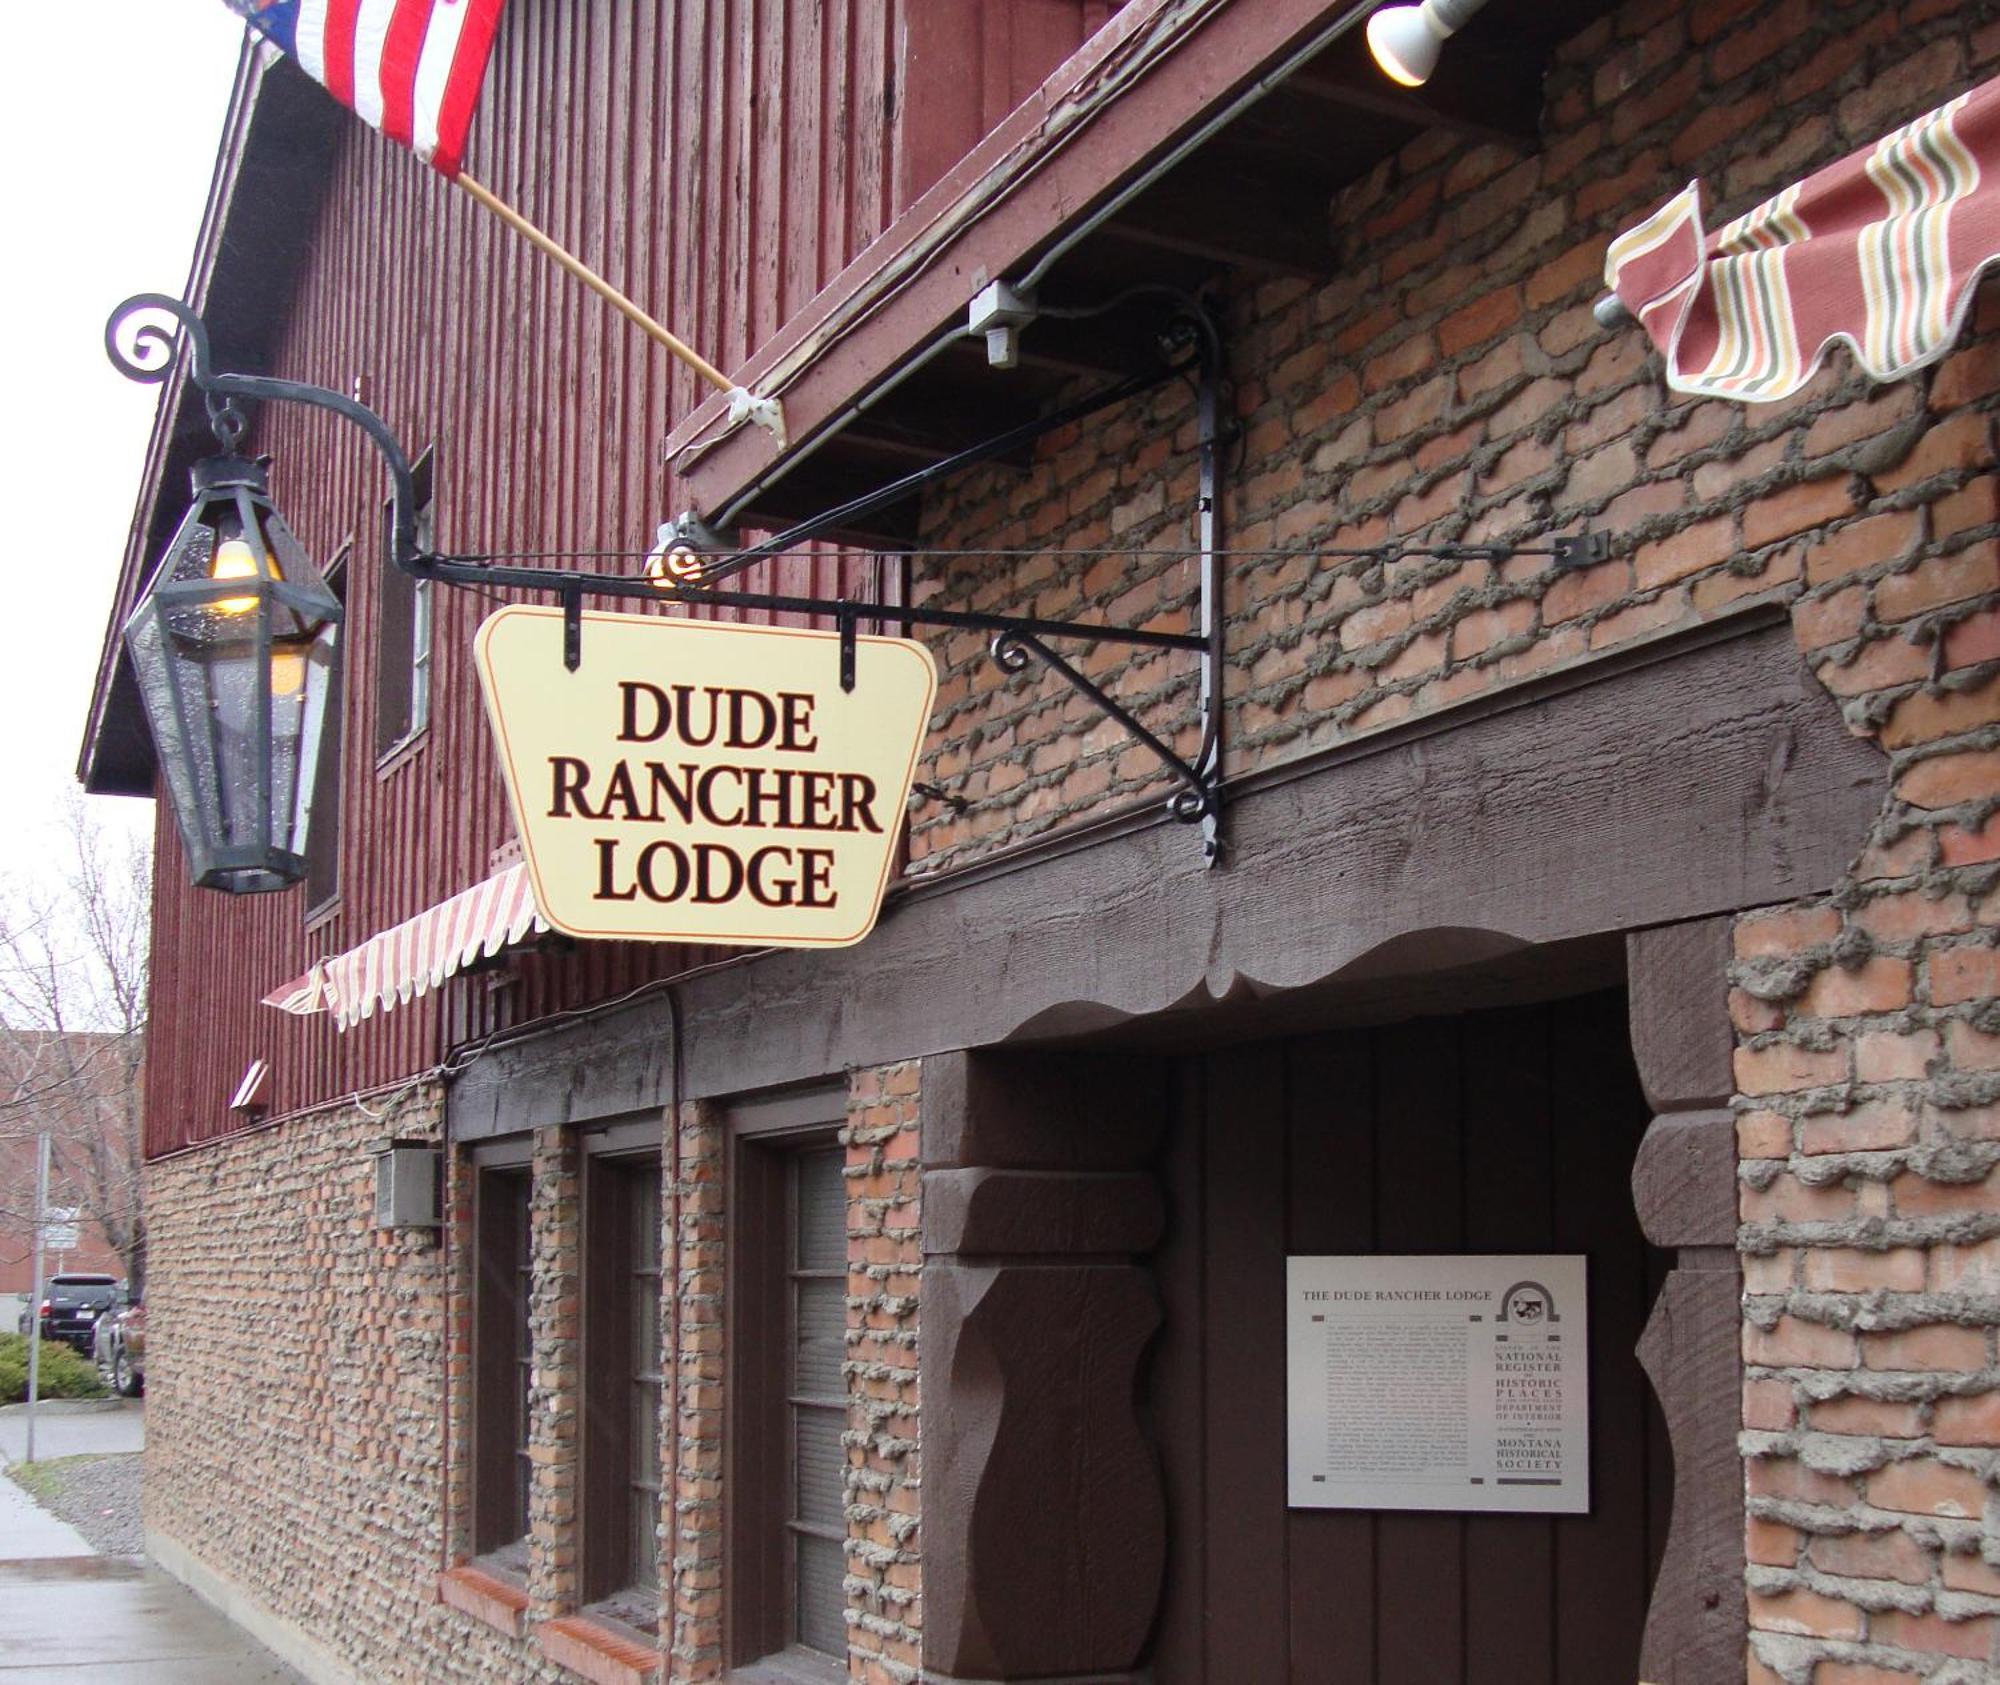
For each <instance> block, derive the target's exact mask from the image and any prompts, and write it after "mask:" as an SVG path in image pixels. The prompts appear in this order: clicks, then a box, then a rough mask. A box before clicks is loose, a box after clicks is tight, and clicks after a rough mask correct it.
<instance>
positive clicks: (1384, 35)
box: [1368, 0, 1486, 88]
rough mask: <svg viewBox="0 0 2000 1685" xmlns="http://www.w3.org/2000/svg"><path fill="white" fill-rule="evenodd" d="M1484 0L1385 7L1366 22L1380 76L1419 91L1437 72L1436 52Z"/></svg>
mask: <svg viewBox="0 0 2000 1685" xmlns="http://www.w3.org/2000/svg"><path fill="white" fill-rule="evenodd" d="M1485 4H1486V0H1423V4H1422V5H1421V6H1386V7H1384V8H1383V9H1382V10H1381V11H1379V12H1377V13H1376V14H1375V15H1374V16H1373V17H1372V18H1370V19H1369V20H1368V50H1369V51H1370V52H1372V53H1373V54H1374V55H1375V62H1376V63H1377V64H1378V65H1380V66H1381V67H1382V74H1383V75H1385V76H1387V77H1388V78H1389V79H1390V80H1391V81H1392V82H1400V83H1402V84H1403V86H1404V87H1406V88H1420V87H1422V86H1423V85H1424V83H1426V82H1428V81H1429V80H1430V76H1431V72H1432V71H1433V70H1435V69H1437V62H1438V49H1439V48H1440V47H1442V46H1443V45H1444V44H1445V42H1446V41H1448V40H1449V39H1450V38H1451V37H1452V36H1454V35H1456V34H1457V33H1458V32H1459V31H1460V30H1461V29H1463V28H1464V27H1465V26H1466V24H1467V23H1469V22H1470V21H1471V20H1472V16H1473V14H1474V13H1475V12H1477V11H1478V10H1479V8H1480V7H1481V6H1483V5H1485Z"/></svg>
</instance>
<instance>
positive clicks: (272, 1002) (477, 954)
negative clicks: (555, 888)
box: [264, 862, 549, 1030]
mask: <svg viewBox="0 0 2000 1685" xmlns="http://www.w3.org/2000/svg"><path fill="white" fill-rule="evenodd" d="M548 928H549V926H548V921H547V920H545V919H544V918H543V917H542V915H541V913H540V911H539V910H538V909H537V908H536V906H535V892H534V886H533V885H532V884H531V883H530V882H529V879H528V869H527V867H526V866H525V865H524V864H521V863H519V862H516V863H515V864H514V865H512V866H509V867H507V868H506V869H505V870H503V871H499V872H495V873H494V874H493V876H492V877H490V878H488V879H486V880H485V882H483V883H476V884H474V885H473V886H472V887H471V888H470V889H463V890H460V891H459V892H458V894H456V895H454V896H453V897H452V898H451V899H450V900H449V901H440V902H439V903H438V904H437V905H436V906H435V907H427V908H425V909H424V911H422V912H421V913H419V914H417V916H416V917H415V918H413V919H405V920H404V921H403V922H402V923H401V924H399V925H395V926H393V927H391V928H390V929H388V930H384V931H381V932H379V933H378V934H377V935H374V936H371V937H369V938H368V940H367V941H366V942H363V943H362V944H361V946H360V947H358V948H350V949H348V950H347V952H346V953H344V954H335V955H333V956H332V957H331V958H329V959H324V960H321V961H320V962H319V963H318V964H316V965H315V966H314V967H313V968H312V970H310V971H308V972H307V973H306V974H305V975H304V976H303V977H296V978H294V979H293V980H292V981H291V982H289V983H287V984H285V985H284V986H283V987H281V988H277V989H273V990H272V991H271V993H269V994H268V995H266V996H265V997H264V1004H265V1005H266V1006H275V1007H277V1008H278V1009H279V1010H280V1011H281V1012H290V1013H295V1014H297V1015H299V1016H301V1017H304V1016H306V1015H308V1014H311V1013H314V1012H331V1013H332V1014H333V1017H334V1022H335V1023H337V1024H338V1025H339V1026H340V1027H341V1028H342V1029H343V1030H349V1029H352V1028H353V1027H354V1026H355V1025H356V1024H359V1023H361V1022H362V1021H363V1020H364V1019H367V1018H371V1017H373V1016H374V1015H375V1013H376V1012H378V1011H380V1012H388V1011H390V1010H392V1009H393V1008H395V1007H398V1006H400V1005H402V1004H403V1002H405V1001H407V1000H412V999H414V998H415V997H416V996H418V995H421V994H425V993H427V992H428V991H430V990H432V989H435V988H436V987H437V986H438V985H439V984H440V983H442V982H443V981H444V980H445V979H446V978H447V977H449V976H451V974H452V973H453V972H455V971H463V970H464V969H465V968H466V967H467V966H468V965H471V964H472V963H473V962H474V961H475V960H478V959H481V958H484V957H487V956H490V955H493V954H497V953H499V952H500V951H501V949H503V948H506V947H509V946H511V945H512V944H514V943H516V942H519V941H521V940H523V939H524V938H525V937H526V936H527V935H528V933H529V932H530V931H538V930H547V929H548Z"/></svg>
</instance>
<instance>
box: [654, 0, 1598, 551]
mask: <svg viewBox="0 0 2000 1685" xmlns="http://www.w3.org/2000/svg"><path fill="white" fill-rule="evenodd" d="M1374 9H1375V5H1374V3H1373V0H1130V3H1129V4H1127V5H1126V6H1125V7H1124V8H1123V9H1122V10H1121V11H1120V12H1119V13H1118V14H1117V15H1116V16H1115V17H1114V18H1113V19H1112V20H1111V21H1110V22H1109V23H1108V24H1107V25H1105V27H1104V28H1102V29H1100V30H1099V31H1098V32H1097V33H1096V34H1095V35H1094V36H1092V37H1091V39H1090V40H1089V41H1087V42H1086V43H1085V44H1084V46H1083V47H1082V48H1080V49H1079V50H1078V51H1077V52H1076V53H1075V54H1074V55H1073V56H1071V57H1070V58H1069V59H1068V60H1067V61H1066V62H1064V63H1063V64H1062V65H1061V66H1060V67H1059V68H1058V69H1057V70H1056V72H1055V73H1054V74H1053V75H1052V76H1051V77H1050V78H1049V80H1048V81H1047V82H1045V83H1044V84H1043V85H1042V87H1041V88H1040V89H1038V90H1037V91H1036V92H1035V93H1034V94H1033V95H1032V96H1031V97H1030V98H1029V99H1027V100H1026V101H1025V102H1023V104H1022V105H1021V106H1020V107H1019V108H1018V109H1016V110H1015V111H1014V112H1013V113H1012V115H1010V116H1009V117H1008V118H1006V119H1005V120H1004V121H1003V122H1002V123H1001V124H1000V125H999V126H998V127H997V128H995V129H994V130H993V132H992V133H990V134H989V135H987V136H986V138H985V139H984V140H983V141H981V142H980V143H979V144H978V145H977V146H975V147H974V148H973V149H972V151H971V152H970V153H968V154H967V155H966V157H965V158H964V159H963V160H961V161H960V162H959V164H958V165H957V166H956V167H955V168H953V169H952V170H950V171H948V172H947V173H946V174H945V176H944V177H943V178H942V179H941V180H940V181H939V182H938V183H937V184H936V185H935V186H934V187H933V188H932V189H931V190H930V191H929V192H927V193H926V194H925V195H924V196H923V197H922V198H921V199H919V200H918V201H917V202H916V203H915V204H914V205H912V206H911V207H910V208H909V209H908V210H907V211H905V212H904V213H903V214H902V215H901V216H899V217H898V218H897V220H896V221H895V222H894V223H893V224H892V225H891V226H890V227H889V228H888V229H887V230H886V231H885V232H884V233H883V234H882V235H881V236H880V237H879V238H878V239H876V240H875V241H873V242H872V243H871V244H870V245H869V246H868V248H867V249H866V250H865V251H863V252H862V253H861V255H860V256H859V257H858V258H856V260H855V261H854V262H853V263H852V264H851V265H849V267H848V268H847V269H846V270H845V271H844V272H843V273H842V274H841V275H840V276H839V277H837V278H836V279H835V280H834V281H833V282H832V283H831V284H830V285H829V286H828V287H826V288H825V289H824V290H823V291H822V292H821V293H820V295H819V296H818V297H817V298H815V299H814V300H813V302H812V303H811V304H810V305H809V306H808V307H807V308H806V309H805V310H804V311H802V312H801V313H800V314H799V315H798V316H796V317H795V318H794V319H793V320H792V321H791V322H789V323H788V324H787V325H786V326H785V327H784V329H783V330H782V331H781V332H780V333H779V334H778V335H777V336H776V337H775V338H774V339H772V340H771V341H769V342H768V343H767V344H766V345H764V346H763V347H762V348H760V350H759V351H758V352H757V353H756V354H755V355H754V356H753V357H752V358H751V360H750V361H749V363H748V364H746V365H745V366H744V367H743V368H741V369H739V370H736V371H734V374H735V378H736V379H737V380H739V381H740V382H741V383H742V384H743V385H746V386H749V387H751V388H753V389H754V390H756V391H758V392H759V393H762V394H767V395H769V394H776V395H778V396H781V397H782V399H783V401H784V406H785V413H786V420H787V424H788V430H789V444H788V446H787V448H784V449H782V450H781V449H780V448H779V447H778V445H777V443H776V441H775V440H774V439H773V438H772V437H771V435H769V434H768V433H765V432H763V431H760V430H758V429H756V428H750V427H742V426H738V427H736V428H734V429H731V428H729V427H728V425H727V417H726V406H725V404H724V403H723V401H722V400H721V399H719V398H718V399H717V400H715V401H712V402H710V403H707V404H704V405H703V406H702V407H701V408H700V409H698V410H696V411H695V412H694V413H693V414H692V415H691V416H689V417H688V418H687V419H686V420H685V421H684V422H683V423H682V424H681V425H680V426H679V427H677V428H676V429H675V430H674V432H673V433H672V434H671V436H670V437H669V439H668V446H667V456H668V460H669V462H670V463H671V464H672V465H673V469H674V473H675V477H676V493H677V502H678V503H679V504H681V505H685V506H689V507H691V510H692V512H693V513H695V514H697V515H699V516H700V517H701V518H702V519H703V520H704V521H705V522H706V523H707V524H708V525H710V526H711V527H715V528H741V527H746V526H747V527H759V528H770V529H776V528H782V527H784V526H786V525H788V524H790V523H791V522H794V521H797V520H801V519H804V518H806V517H808V516H810V515H813V514H816V513H818V512H819V511H821V510H823V509H825V508H828V507H830V506H832V505H835V504H838V503H841V502H844V501H846V500H847V499H849V498H851V497H853V496H854V495H855V494H856V493H857V492H860V491H863V490H865V489H867V488H868V487H870V486H872V485H876V484H880V483H885V482H887V481H888V480H891V479H894V478H897V477H898V476H900V475H903V474H907V473H909V472H910V471H911V470H912V469H913V468H916V467H920V466H923V465H924V464H925V463H928V462H933V461H937V460H940V459H942V458H943V457H945V456H947V455H949V454H951V453H952V452H953V451H955V450H958V449H962V448H964V447H965V446H967V445H969V444H971V443H973V442H975V441H977V440H979V439H982V438H986V437H990V436H993V435H995V434H998V433H1000V432H1002V431H1004V430H1006V429H1007V428H1009V427H1011V426H1014V425H1017V424H1018V423H1019V422H1021V421H1023V420H1025V419H1027V418H1029V417H1031V416H1033V415H1035V414H1036V413H1038V412H1040V411H1042V410H1044V409H1045V408H1047V407H1048V406H1049V405H1050V404H1051V403H1052V402H1053V401H1054V399H1055V397H1056V394H1057V393H1059V392H1061V391H1063V390H1064V389H1065V388H1066V387H1068V388H1071V389H1073V388H1074V384H1075V382H1076V381H1077V379H1078V377H1079V376H1091V375H1111V374H1121V373H1126V372H1130V371H1131V370H1132V369H1133V368H1134V367H1135V366H1137V365H1138V364H1139V363H1140V362H1141V361H1142V359H1143V348H1142V347H1139V346H1136V345H1134V344H1133V343H1131V342H1130V340H1129V339H1121V334H1120V330H1119V328H1118V327H1117V325H1116V324H1115V323H1114V324H1111V325H1107V323H1106V322H1104V321H1102V320H1099V321H1092V322H1089V323H1080V322H1069V323H1065V322H1062V321H1060V320H1056V319H1052V318H1044V319H1042V320H1039V321H1036V322H1035V323H1034V324H1033V325H1032V326H1030V327H1029V328H1028V329H1027V330H1026V331H1025V332H1024V334H1023V336H1022V339H1021V358H1020V364H1019V366H1018V367H1016V368H1013V369H1011V370H1007V371H1004V372H1003V371H998V370H995V369H992V368H990V367H989V366H988V364H987V359H986V350H985V345H984V341H983V339H981V338H979V337H977V336H973V335H969V334H968V333H967V332H966V324H967V310H968V306H969V304H970V303H971V301H972V299H973V298H974V297H975V295H977V294H978V293H979V292H980V291H981V289H983V288H984V287H985V286H986V285H987V284H988V283H989V282H990V281H995V280H1004V281H1007V282H1009V283H1013V284H1017V285H1018V284H1021V283H1023V282H1031V283H1033V285H1034V289H1035V293H1036V296H1037V299H1038V301H1039V302H1040V303H1042V304H1043V305H1045V306H1046V305H1056V306H1071V305H1077V304H1086V303H1090V302H1093V301H1097V300H1101V299H1104V298H1108V297H1111V296H1114V295H1116V294H1118V293H1119V292H1121V291H1122V290H1123V289H1125V288H1127V287H1130V286H1132V285H1135V284H1155V285H1157V284H1161V283H1164V284H1166V285H1169V286H1173V287H1177V288H1180V289H1182V290H1185V291H1192V290H1196V289H1198V288H1200V287H1201V286H1203V285H1205V284H1207V283H1208V282H1210V281H1211V280H1213V279H1214V278H1215V277H1216V276H1218V275H1219V274H1222V273H1225V272H1230V271H1239V272H1243V273H1246V274H1248V275H1251V276H1268V277H1302V278H1304V279H1306V280H1309V281H1318V280H1325V279H1327V278H1329V277H1330V276H1331V275H1332V274H1333V273H1334V271H1335V269H1336V267H1337V263H1338V250H1337V244H1336V240H1337V232H1338V231H1337V230H1336V229H1335V227H1334V224H1333V200H1334V196H1335V194H1336V193H1337V192H1338V190H1339V189H1340V188H1341V187H1342V186H1344V185H1346V184H1347V183H1349V182H1352V181H1354V180H1356V179H1358V178H1359V177H1361V176H1363V175H1365V174H1366V173H1367V172H1368V171H1369V170H1370V169H1372V168H1373V167H1375V166H1376V165H1377V164H1378V163H1380V162H1381V161H1382V160H1384V159H1385V158H1388V157H1390V156H1391V155H1393V154H1394V153H1395V152H1397V151H1398V150H1399V149H1400V148H1402V147H1403V146H1404V145H1406V144H1407V143H1408V142H1409V141H1410V140H1412V139H1413V138H1415V137H1416V136H1417V135H1419V134H1422V133H1424V132H1425V131H1427V130H1431V129H1443V130H1446V131H1449V132H1452V133H1455V134H1457V135H1459V136H1460V137H1462V138H1463V139H1464V140H1465V142H1466V143H1467V144H1476V143H1478V142H1488V141H1490V142H1498V143H1500V144H1502V145H1506V146H1512V147H1515V148H1518V149H1519V150H1520V152H1521V153H1522V154H1523V155H1525V154H1527V153H1529V152H1531V151H1532V150H1533V149H1534V147H1535V145H1536V135H1537V130H1538V127H1539V121H1540V112H1541V103H1542V93H1541V89H1542V82H1543V77H1544V73H1545V70H1546V67H1547V63H1548V60H1549V56H1550V54H1551V53H1552V52H1553V50H1554V48H1555V47H1556V45H1557V44H1559V43H1560V42H1562V41H1565V40H1567V39H1569V38H1570V37H1571V36H1572V35H1574V34H1576V33H1577V32H1578V31H1579V30H1581V29H1582V28H1583V27H1585V26H1586V25H1587V24H1589V23H1591V22H1592V21H1593V20H1595V19H1596V18H1597V17H1599V16H1601V15H1603V14H1604V13H1606V12H1608V11H1609V10H1610V9H1611V8H1610V7H1609V6H1608V5H1605V4H1603V3H1602V0H1544V3H1540V4H1535V5H1522V4H1516V3H1509V0H1494V3H1493V4H1492V5H1490V6H1488V7H1487V9H1486V10H1485V11H1484V12H1483V13H1481V14H1480V15H1479V16H1478V17H1476V18H1475V19H1474V20H1473V21H1472V23H1471V24H1469V25H1468V26H1467V28H1466V29H1465V30H1464V32H1463V33H1462V34H1461V35H1459V36H1458V37H1456V38H1454V39H1453V40H1452V42H1451V43H1450V44H1449V47H1448V49H1447V51H1446V53H1445V55H1444V61H1443V63H1442V64H1441V66H1440V68H1439V71H1438V74H1437V75H1436V76H1435V77H1434V78H1433V79H1432V81H1431V82H1430V84H1428V85H1427V86H1426V87H1424V88H1423V89H1421V90H1414V91H1411V90H1405V89H1402V88H1399V87H1397V86H1395V85H1394V84H1392V83H1390V82H1389V81H1388V80H1387V79H1386V78H1384V77H1383V76H1382V74H1381V73H1380V72H1379V71H1378V70H1377V69H1376V68H1375V66H1374V64H1373V62H1372V61H1371V60H1370V58H1369V56H1368V51H1367V47H1366V44H1365V41H1364V39H1363V31H1362V30H1361V28H1360V27H1359V26H1360V25H1361V24H1362V23H1364V22H1365V20H1366V18H1367V15H1368V14H1369V13H1370V12H1371V11H1373V10H1374ZM913 535H914V527H913V525H912V514H911V511H910V510H909V509H908V508H907V507H905V508H902V509H901V510H896V509H892V510H889V511H886V512H884V513H882V514H880V515H877V516H875V517H871V524H870V525H869V526H868V527H867V528H866V529H856V530H853V531H851V532H849V533H848V534H847V536H849V537H852V538H855V539H858V540H864V541H870V542H878V543H889V544H896V543H906V542H908V541H909V540H910V539H911V538H912V537H913Z"/></svg>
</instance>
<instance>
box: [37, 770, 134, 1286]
mask: <svg viewBox="0 0 2000 1685" xmlns="http://www.w3.org/2000/svg"><path fill="white" fill-rule="evenodd" d="M63 831H64V840H65V852H64V856H63V863H62V869H61V871H60V872H59V873H57V874H55V875H53V876H52V877H51V878H50V879H48V880H46V881H43V882H39V883H36V884H27V885H24V884H20V883H11V884H6V885H0V1167H4V1172H0V1217H4V1218H7V1219H10V1220H11V1219H14V1218H16V1217H19V1218H21V1219H24V1220H29V1221H31V1220H32V1211H33V1204H34V1187H33V1157H32V1154H25V1153H23V1152H22V1151H21V1150H19V1147H20V1144H21V1143H25V1142H28V1141H31V1140H33V1139H34V1138H35V1137H36V1136H38V1135H39V1134H41V1133H42V1132H43V1131H47V1133H48V1134H49V1137H50V1142H51V1154H50V1157H51V1172H50V1185H51V1188H52V1190H54V1192H52V1196H51V1199H52V1203H54V1204H57V1205H64V1206H74V1207H76V1208H77V1209H78V1211H79V1213H80V1215H81V1217H82V1218H83V1219H84V1220H86V1221H95V1222H96V1223H97V1224H98V1225H99V1226H100V1227H101V1228H102V1229H103V1230H104V1233H105V1236H106V1238H107V1239H108V1240H109V1241H110V1243H111V1245H112V1246H113V1248H115V1249H116V1250H117V1251H118V1252H119V1253H120V1254H121V1255H122V1256H123V1257H124V1259H125V1262H126V1269H127V1273H128V1274H129V1275H130V1276H131V1277H132V1279H133V1280H134V1281H135V1282H136V1281H139V1280H141V1279H142V1278H143V1275H144V1269H145V1244H146V1224H145V1213H144V1210H143V1206H142V1202H141V1188H140V1169H141V1164H142V1161H143V1140H142V1135H141V1106H142V1099H143V1094H142V1088H141V1076H142V1069H143V1061H144V1053H145V1030H146V1019H145V1014H146V1000H147V963H148V951H149V938H150V935H151V922H150V921H151V904H152V886H151V865H150V857H149V856H148V854H147V852H146V851H145V850H144V848H142V847H141V846H139V845H138V844H136V843H133V842H128V841H123V840H117V839H112V838H107V837H106V836H105V834H104V833H103V832H102V831H101V830H100V829H99V828H98V827H97V826H96V825H95V824H93V823H92V822H91V820H90V818H89V816H88V814H87V813H86V811H85V809H84V806H83V802H82V800H81V798H80V797H72V798H71V800H70V802H69V804H68V807H67V809H66V811H65V813H64V816H63ZM10 1144H11V1145H12V1147H13V1150H8V1149H9V1147H10ZM24 1165H25V1167H26V1176H25V1181H26V1186H25V1187H24V1186H22V1183H23V1181H24V1177H23V1174H22V1169H23V1166H24ZM9 1226H13V1225H12V1223H11V1221H10V1224H9Z"/></svg>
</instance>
